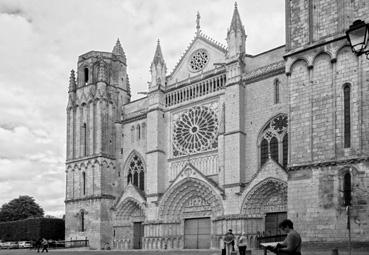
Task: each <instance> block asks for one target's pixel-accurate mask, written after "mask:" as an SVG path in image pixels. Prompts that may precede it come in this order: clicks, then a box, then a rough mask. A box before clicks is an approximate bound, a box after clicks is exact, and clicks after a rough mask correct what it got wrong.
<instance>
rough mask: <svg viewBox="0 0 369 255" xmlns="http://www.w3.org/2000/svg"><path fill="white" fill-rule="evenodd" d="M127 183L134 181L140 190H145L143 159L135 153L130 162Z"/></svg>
mask: <svg viewBox="0 0 369 255" xmlns="http://www.w3.org/2000/svg"><path fill="white" fill-rule="evenodd" d="M127 183H132V184H133V185H135V186H136V187H137V188H139V189H140V190H142V191H144V190H145V171H144V165H143V162H142V160H141V159H140V157H139V156H137V155H133V157H132V158H131V160H130V162H129V166H128V173H127Z"/></svg>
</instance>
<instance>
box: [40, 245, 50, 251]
mask: <svg viewBox="0 0 369 255" xmlns="http://www.w3.org/2000/svg"><path fill="white" fill-rule="evenodd" d="M44 251H46V252H49V251H48V250H47V245H43V246H42V251H41V252H44Z"/></svg>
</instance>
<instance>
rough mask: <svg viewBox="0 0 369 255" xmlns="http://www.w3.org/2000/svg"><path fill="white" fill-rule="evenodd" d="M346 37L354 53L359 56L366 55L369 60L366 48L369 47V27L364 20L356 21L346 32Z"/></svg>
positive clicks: (368, 52) (368, 51)
mask: <svg viewBox="0 0 369 255" xmlns="http://www.w3.org/2000/svg"><path fill="white" fill-rule="evenodd" d="M346 36H347V39H348V41H349V42H350V46H351V49H352V51H353V52H354V53H355V54H356V55H357V56H360V55H361V54H364V53H365V55H366V57H367V58H368V55H369V50H368V49H366V47H367V46H368V37H369V25H368V24H366V23H365V22H364V21H362V20H355V21H354V23H353V24H352V25H351V26H350V27H349V29H348V30H347V31H346Z"/></svg>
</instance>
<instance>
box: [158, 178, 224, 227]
mask: <svg viewBox="0 0 369 255" xmlns="http://www.w3.org/2000/svg"><path fill="white" fill-rule="evenodd" d="M222 214H223V206H222V202H221V197H220V196H219V195H218V194H216V193H215V192H214V191H213V189H212V188H211V187H210V186H209V185H208V184H206V183H205V182H203V181H201V180H198V179H195V178H186V179H184V180H182V181H181V182H179V183H177V184H176V185H174V186H173V187H172V188H171V189H170V190H169V191H168V192H167V193H166V194H165V195H164V197H163V199H162V200H161V203H160V207H159V216H160V217H161V218H162V219H164V220H179V219H183V218H187V217H191V216H194V217H198V216H207V217H211V216H214V217H215V216H219V215H222Z"/></svg>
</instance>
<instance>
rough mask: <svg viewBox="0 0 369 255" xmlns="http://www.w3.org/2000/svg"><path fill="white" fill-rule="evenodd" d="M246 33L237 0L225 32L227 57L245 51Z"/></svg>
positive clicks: (235, 55)
mask: <svg viewBox="0 0 369 255" xmlns="http://www.w3.org/2000/svg"><path fill="white" fill-rule="evenodd" d="M246 37H247V36H246V33H245V28H244V27H243V25H242V22H241V18H240V14H239V13H238V7H237V2H235V4H234V10H233V16H232V21H231V25H230V27H229V29H228V32H227V45H228V52H227V58H231V59H232V58H235V57H238V56H239V55H240V54H244V53H245V52H246Z"/></svg>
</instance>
